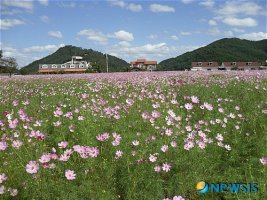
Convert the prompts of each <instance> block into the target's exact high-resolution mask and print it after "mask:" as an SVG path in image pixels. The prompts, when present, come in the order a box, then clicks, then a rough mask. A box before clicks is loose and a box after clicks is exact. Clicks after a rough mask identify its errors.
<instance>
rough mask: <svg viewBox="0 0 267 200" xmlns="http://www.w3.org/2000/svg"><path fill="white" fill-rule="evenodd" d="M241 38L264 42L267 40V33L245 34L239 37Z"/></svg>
mask: <svg viewBox="0 0 267 200" xmlns="http://www.w3.org/2000/svg"><path fill="white" fill-rule="evenodd" d="M239 38H242V39H247V40H264V39H267V32H253V33H244V34H242V35H239Z"/></svg>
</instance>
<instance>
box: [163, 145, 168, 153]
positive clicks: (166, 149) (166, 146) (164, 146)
mask: <svg viewBox="0 0 267 200" xmlns="http://www.w3.org/2000/svg"><path fill="white" fill-rule="evenodd" d="M168 148H169V147H168V145H163V146H162V147H161V151H163V152H166V151H168Z"/></svg>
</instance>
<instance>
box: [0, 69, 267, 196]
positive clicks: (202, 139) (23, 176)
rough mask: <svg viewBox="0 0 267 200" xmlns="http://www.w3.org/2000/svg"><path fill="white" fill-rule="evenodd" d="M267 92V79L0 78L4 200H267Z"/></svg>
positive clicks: (246, 75)
mask: <svg viewBox="0 0 267 200" xmlns="http://www.w3.org/2000/svg"><path fill="white" fill-rule="evenodd" d="M266 90H267V72H266V71H254V72H221V73H218V72H210V73H205V72H158V73H156V72H155V73H114V74H112V73H111V74H89V75H88V74H85V75H40V76H15V77H12V78H7V77H0V199H38V200H39V199H44V200H49V199H92V200H93V199H95V200H98V199H107V200H112V199H129V200H134V199H147V200H152V199H174V200H182V199H218V200H219V199H220V200H222V199H240V200H243V199H267V190H266V187H267V185H266V180H267V170H266V166H267V135H266V132H267V123H266V122H267V91H266ZM198 181H206V182H211V183H216V182H229V183H257V184H258V188H259V190H258V192H254V193H253V192H252V193H244V192H240V193H229V192H228V193H226V192H225V193H211V192H209V193H206V194H198V192H197V191H196V183H197V182H198Z"/></svg>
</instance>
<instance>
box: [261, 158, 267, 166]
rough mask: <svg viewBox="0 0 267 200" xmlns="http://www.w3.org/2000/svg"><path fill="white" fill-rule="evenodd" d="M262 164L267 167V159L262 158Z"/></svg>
mask: <svg viewBox="0 0 267 200" xmlns="http://www.w3.org/2000/svg"><path fill="white" fill-rule="evenodd" d="M260 162H261V163H262V164H263V165H267V157H262V158H261V159H260Z"/></svg>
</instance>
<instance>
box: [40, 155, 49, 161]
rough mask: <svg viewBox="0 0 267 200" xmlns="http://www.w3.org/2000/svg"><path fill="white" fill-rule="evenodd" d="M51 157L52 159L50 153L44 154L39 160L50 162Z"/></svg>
mask: <svg viewBox="0 0 267 200" xmlns="http://www.w3.org/2000/svg"><path fill="white" fill-rule="evenodd" d="M50 159H51V157H50V154H44V155H42V156H41V158H40V159H39V162H40V163H48V162H49V161H50Z"/></svg>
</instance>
